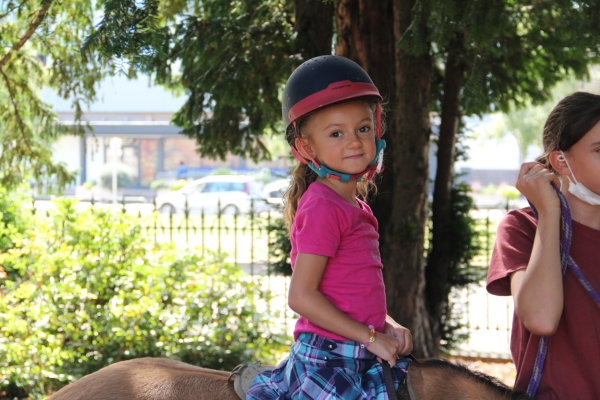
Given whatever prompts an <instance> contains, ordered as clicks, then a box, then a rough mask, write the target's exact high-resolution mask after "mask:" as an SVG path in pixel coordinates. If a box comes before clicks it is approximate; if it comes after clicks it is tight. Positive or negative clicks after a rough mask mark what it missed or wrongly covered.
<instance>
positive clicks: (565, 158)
mask: <svg viewBox="0 0 600 400" xmlns="http://www.w3.org/2000/svg"><path fill="white" fill-rule="evenodd" d="M560 153H561V154H560V155H559V156H558V157H557V159H558V161H564V162H565V163H566V164H567V168H569V172H571V176H572V177H573V179H575V184H576V185H579V182H578V181H577V178H576V177H575V174H574V173H573V170H572V169H571V166H570V165H569V162H568V161H567V157H566V156H565V153H563V151H562V150H561V151H560ZM567 179H569V180H571V179H570V178H569V177H568V176H567Z"/></svg>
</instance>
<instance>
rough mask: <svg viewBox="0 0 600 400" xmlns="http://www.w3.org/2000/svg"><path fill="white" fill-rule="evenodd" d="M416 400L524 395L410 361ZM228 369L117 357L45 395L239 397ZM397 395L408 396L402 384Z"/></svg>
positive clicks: (466, 372) (76, 398) (495, 399)
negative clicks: (221, 369) (114, 361)
mask: <svg viewBox="0 0 600 400" xmlns="http://www.w3.org/2000/svg"><path fill="white" fill-rule="evenodd" d="M408 373H409V374H410V378H411V382H412V388H413V390H414V393H415V394H416V396H417V399H418V400H439V399H444V400H480V399H485V400H525V399H530V397H529V396H527V395H526V394H524V393H521V392H517V391H513V390H512V389H510V388H509V387H507V386H506V385H504V384H502V383H501V382H499V381H498V380H497V379H495V378H492V377H490V376H487V375H485V374H482V373H480V372H474V371H471V370H470V369H468V368H467V367H465V366H462V365H457V364H454V363H451V362H448V361H446V360H441V359H440V360H422V361H413V362H411V363H410V364H409V367H408ZM229 375H230V374H229V372H225V371H216V370H213V369H207V368H200V367H195V366H193V365H189V364H185V363H183V362H180V361H174V360H169V359H165V358H138V359H134V360H128V361H121V362H118V363H115V364H112V365H109V366H108V367H106V368H103V369H101V370H99V371H96V372H94V373H92V374H90V375H87V376H84V377H83V378H81V379H79V380H78V381H76V382H74V383H72V384H70V385H68V386H65V387H64V388H62V389H61V390H59V391H58V392H56V393H55V394H54V395H53V396H51V397H50V398H49V399H48V400H239V397H238V396H237V394H236V393H235V391H234V389H233V381H231V382H229V381H228V378H229ZM398 397H399V399H400V400H409V399H410V400H414V399H411V398H410V397H409V393H408V391H407V388H406V385H403V386H402V387H401V388H400V390H399V391H398Z"/></svg>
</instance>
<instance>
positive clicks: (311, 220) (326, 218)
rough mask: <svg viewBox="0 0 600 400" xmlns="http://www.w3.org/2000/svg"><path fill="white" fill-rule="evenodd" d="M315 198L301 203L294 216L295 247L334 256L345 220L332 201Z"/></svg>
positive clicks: (311, 252) (300, 251)
mask: <svg viewBox="0 0 600 400" xmlns="http://www.w3.org/2000/svg"><path fill="white" fill-rule="evenodd" d="M315 200H318V201H309V202H306V203H304V204H302V206H301V207H299V208H298V211H297V212H296V216H295V217H294V225H295V226H294V232H295V241H296V248H297V250H298V252H299V253H306V254H317V255H321V256H326V257H334V256H335V255H336V253H337V250H338V247H339V246H340V242H341V238H342V234H343V232H344V231H345V229H346V225H347V221H346V218H344V215H343V210H341V209H340V207H339V206H337V205H335V204H334V203H333V202H330V201H328V200H327V199H324V198H319V199H315Z"/></svg>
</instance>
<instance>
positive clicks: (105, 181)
mask: <svg viewBox="0 0 600 400" xmlns="http://www.w3.org/2000/svg"><path fill="white" fill-rule="evenodd" d="M113 169H116V171H117V187H120V188H126V187H130V186H131V185H132V184H133V180H134V174H135V172H134V170H133V169H132V168H131V167H130V166H128V165H126V164H123V163H121V162H117V163H108V164H104V165H103V166H102V167H101V169H100V184H101V185H102V187H105V188H108V189H110V188H112V180H113Z"/></svg>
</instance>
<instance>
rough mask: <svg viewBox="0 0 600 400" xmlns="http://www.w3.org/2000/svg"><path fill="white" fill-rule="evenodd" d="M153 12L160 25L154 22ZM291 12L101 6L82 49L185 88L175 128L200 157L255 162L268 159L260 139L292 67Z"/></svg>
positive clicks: (248, 4)
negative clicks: (185, 97) (102, 14)
mask: <svg viewBox="0 0 600 400" xmlns="http://www.w3.org/2000/svg"><path fill="white" fill-rule="evenodd" d="M159 7H163V8H162V9H160V13H161V14H162V15H163V16H164V20H163V21H158V20H156V13H155V11H156V10H157V9H158V8H159ZM291 8H292V2H288V1H284V2H281V1H270V0H245V1H241V0H235V1H226V2H225V1H220V0H209V1H202V2H200V1H193V0H191V1H188V2H185V1H182V0H180V1H175V2H164V3H160V2H159V1H158V0H149V1H145V2H142V3H140V2H133V1H122V0H106V1H105V2H104V12H105V17H104V19H103V20H102V21H101V22H100V24H99V25H98V32H97V34H94V35H92V36H90V37H89V39H88V40H87V41H86V44H85V48H86V49H88V50H98V51H99V52H101V54H102V55H103V59H104V60H110V61H112V62H113V63H114V61H115V60H123V59H124V60H127V62H129V63H130V64H129V66H130V67H131V68H129V71H130V72H132V73H133V72H135V70H136V69H138V70H142V71H147V72H149V73H152V74H154V75H155V76H156V81H157V82H158V83H160V84H165V85H166V86H168V87H171V88H184V89H185V90H186V93H187V94H188V100H187V102H186V103H185V105H184V106H183V107H182V109H180V110H179V111H178V112H177V113H176V114H175V116H174V117H173V122H174V123H175V124H176V125H179V126H183V127H184V129H183V131H182V133H183V134H184V135H186V136H188V137H190V138H194V139H196V141H197V142H198V143H199V144H201V145H200V146H199V147H198V151H199V153H200V155H201V156H209V157H219V158H221V159H225V156H226V155H227V154H228V153H232V154H237V155H245V156H248V158H251V159H252V160H254V161H258V160H260V159H267V158H268V157H269V152H268V150H267V147H266V145H265V143H264V142H263V140H262V135H263V133H264V132H265V130H266V129H267V128H270V129H271V130H273V131H277V127H278V123H279V120H280V118H281V103H280V101H279V99H278V93H279V90H280V86H281V84H282V83H283V81H284V80H285V79H286V77H287V76H288V75H289V73H290V70H291V67H292V64H293V63H296V62H297V57H296V56H294V55H293V54H292V50H291V49H292V46H291V43H292V42H293V41H294V38H295V36H294V32H293V24H292V21H291V18H292V15H291V13H292V9H291ZM136 15H139V18H136V17H135V16H136ZM144 16H147V17H144Z"/></svg>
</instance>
